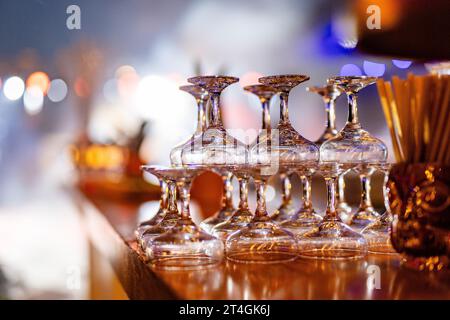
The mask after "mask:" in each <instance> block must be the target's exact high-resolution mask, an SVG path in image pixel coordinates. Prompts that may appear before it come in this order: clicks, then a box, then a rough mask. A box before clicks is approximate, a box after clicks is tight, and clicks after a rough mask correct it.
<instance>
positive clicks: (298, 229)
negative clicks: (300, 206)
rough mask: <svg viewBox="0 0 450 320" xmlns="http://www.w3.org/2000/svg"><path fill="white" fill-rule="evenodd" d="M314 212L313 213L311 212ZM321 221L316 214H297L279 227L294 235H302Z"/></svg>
mask: <svg viewBox="0 0 450 320" xmlns="http://www.w3.org/2000/svg"><path fill="white" fill-rule="evenodd" d="M313 212H314V211H313ZM321 221H322V217H321V216H319V215H318V214H315V213H312V212H311V211H307V212H297V213H296V214H295V215H294V216H293V217H291V218H290V219H288V220H285V221H283V222H282V223H280V227H281V228H283V229H285V230H288V231H289V232H292V233H293V234H294V235H300V234H303V233H305V232H307V231H309V230H311V228H313V227H317V225H318V224H319V223H320V222H321Z"/></svg>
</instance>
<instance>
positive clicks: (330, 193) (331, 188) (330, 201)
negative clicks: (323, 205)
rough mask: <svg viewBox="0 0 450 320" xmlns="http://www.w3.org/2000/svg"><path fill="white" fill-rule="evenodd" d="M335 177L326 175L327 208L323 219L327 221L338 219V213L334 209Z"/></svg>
mask: <svg viewBox="0 0 450 320" xmlns="http://www.w3.org/2000/svg"><path fill="white" fill-rule="evenodd" d="M336 180H337V178H336V177H334V176H333V177H326V178H325V182H326V185H327V210H326V213H325V217H324V220H327V221H330V220H332V221H340V218H339V215H338V214H337V211H336V187H337V183H336V182H337V181H336Z"/></svg>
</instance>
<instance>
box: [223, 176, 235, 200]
mask: <svg viewBox="0 0 450 320" xmlns="http://www.w3.org/2000/svg"><path fill="white" fill-rule="evenodd" d="M232 179H233V174H232V173H231V172H227V173H225V174H223V175H222V183H223V192H222V208H228V209H233V185H232V183H231V181H232Z"/></svg>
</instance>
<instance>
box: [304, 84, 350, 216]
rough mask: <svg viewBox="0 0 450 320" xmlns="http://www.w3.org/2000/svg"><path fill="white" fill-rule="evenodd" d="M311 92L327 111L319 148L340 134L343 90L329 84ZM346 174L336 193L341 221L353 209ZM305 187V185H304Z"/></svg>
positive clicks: (339, 180)
mask: <svg viewBox="0 0 450 320" xmlns="http://www.w3.org/2000/svg"><path fill="white" fill-rule="evenodd" d="M306 90H308V91H309V92H314V93H317V94H318V95H320V96H321V97H322V99H323V102H324V105H325V111H326V118H327V119H326V123H325V130H324V132H323V133H322V134H321V135H320V137H319V138H318V139H317V140H316V141H315V142H314V143H315V144H316V145H317V146H319V147H320V146H321V145H322V144H323V143H324V142H325V141H327V140H329V139H331V138H334V137H336V136H337V134H338V130H337V129H336V112H335V101H336V99H337V98H338V97H340V95H341V94H342V90H341V89H339V88H338V87H337V86H336V85H333V84H327V85H325V86H322V87H308V88H306ZM345 173H346V172H344V173H343V174H341V175H340V176H339V179H338V192H337V193H336V210H337V211H338V213H339V215H340V217H341V219H343V220H344V221H347V220H348V219H349V218H350V215H351V213H352V208H351V207H350V206H349V205H348V204H347V202H346V201H345V193H344V191H345V180H344V176H345ZM303 185H304V184H303Z"/></svg>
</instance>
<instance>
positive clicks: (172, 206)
mask: <svg viewBox="0 0 450 320" xmlns="http://www.w3.org/2000/svg"><path fill="white" fill-rule="evenodd" d="M168 185H169V197H168V200H167V201H168V207H167V209H168V210H169V211H170V212H176V211H178V208H177V186H176V184H175V182H173V181H169V182H168Z"/></svg>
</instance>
